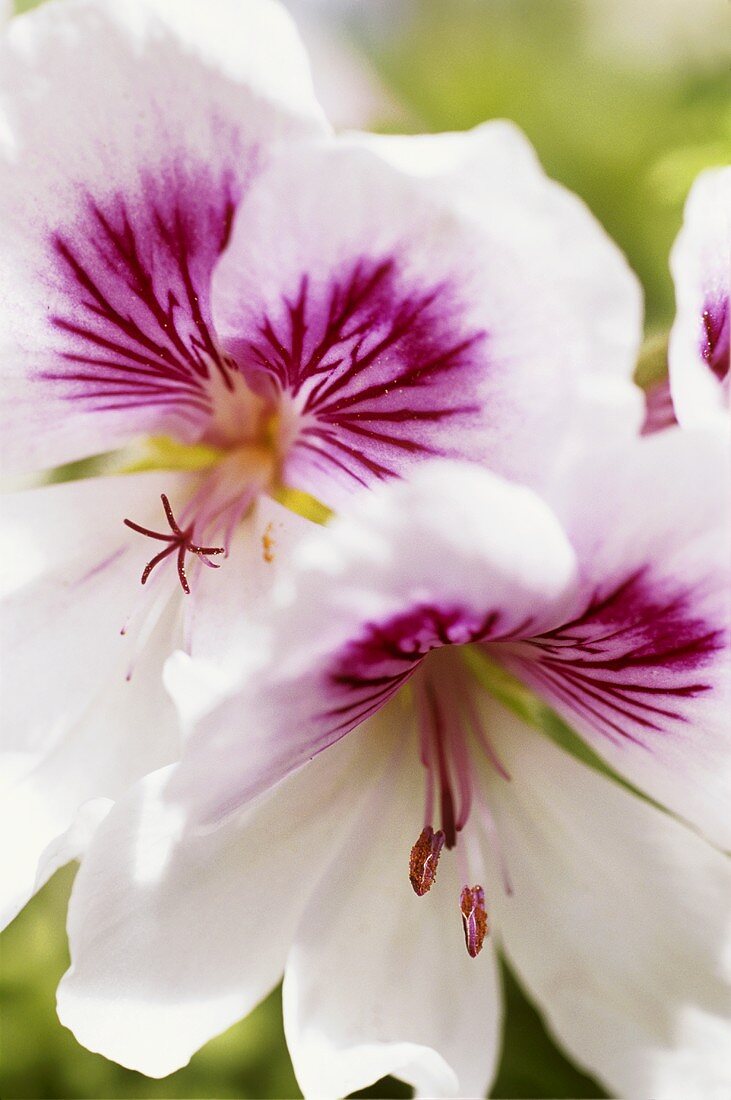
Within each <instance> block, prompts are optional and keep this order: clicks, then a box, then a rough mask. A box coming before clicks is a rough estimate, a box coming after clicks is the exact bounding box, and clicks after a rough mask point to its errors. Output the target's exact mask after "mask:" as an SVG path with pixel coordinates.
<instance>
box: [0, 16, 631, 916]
mask: <svg viewBox="0 0 731 1100" xmlns="http://www.w3.org/2000/svg"><path fill="white" fill-rule="evenodd" d="M1 63H2V79H3V81H4V85H5V87H6V88H7V91H4V94H3V107H4V111H5V118H4V121H3V127H4V128H3V131H2V135H3V144H2V152H3V164H4V167H3V168H2V179H1V180H0V214H1V216H2V230H1V231H0V258H1V259H2V263H3V266H4V272H5V275H4V279H3V285H2V290H1V291H0V371H2V379H3V403H2V409H3V421H4V425H3V428H4V447H5V452H6V462H7V464H8V466H9V467H11V468H13V469H15V470H39V469H45V468H47V467H51V466H54V465H56V464H58V463H63V462H68V461H70V460H75V459H79V458H86V457H88V456H90V455H95V454H98V453H100V452H106V451H109V450H110V449H115V448H123V447H125V446H126V445H128V444H130V445H132V446H133V447H134V445H136V444H138V443H139V441H140V440H141V439H142V440H144V439H145V437H147V436H150V435H152V436H155V437H160V436H164V437H166V438H165V439H163V442H162V444H160V443H159V441H158V443H157V444H155V446H153V447H152V448H151V451H152V455H153V457H152V459H151V460H147V461H146V462H143V463H142V464H141V469H138V470H137V472H135V473H134V474H129V473H128V474H127V475H125V476H122V473H123V470H124V465H123V464H122V466H121V467H120V468H119V476H116V477H104V478H88V479H87V480H84V481H80V482H77V483H71V484H64V485H53V486H48V487H44V488H41V489H36V490H33V491H31V492H27V493H19V494H17V495H15V496H13V497H11V498H9V499H8V501H7V503H6V504H5V507H4V516H5V517H6V523H7V527H8V528H10V533H11V534H12V537H13V538H14V541H15V545H16V546H19V547H20V548H21V551H22V552H21V554H20V555H19V557H20V558H21V562H20V566H21V569H20V575H19V576H18V577H16V579H15V582H14V588H13V592H12V594H11V595H10V596H9V597H8V599H7V600H6V601H5V602H4V603H3V604H2V608H1V610H0V625H1V626H2V631H3V649H4V662H3V665H4V675H5V678H6V687H5V706H6V711H8V712H10V713H11V714H12V716H13V717H12V722H11V723H10V729H11V731H12V734H11V740H12V743H11V744H10V745H8V748H9V749H10V750H12V753H13V756H12V778H13V781H14V782H15V781H17V779H18V778H20V781H21V784H20V787H19V788H18V789H17V791H16V794H15V795H14V796H13V800H12V801H11V800H10V799H9V798H7V799H6V801H5V803H4V807H5V811H4V812H5V813H6V814H7V815H8V817H7V819H6V820H7V822H8V828H10V825H11V823H12V825H13V827H14V828H16V829H17V831H18V834H19V837H20V838H21V840H20V842H19V843H18V845H16V846H14V848H13V851H12V852H11V853H10V855H9V856H8V859H9V861H10V865H9V867H7V868H6V871H5V872H4V873H3V875H2V881H3V886H4V889H5V890H6V892H7V894H8V895H12V896H11V897H8V899H7V907H6V910H5V911H6V915H11V914H12V912H14V911H15V909H17V907H18V906H19V905H20V904H22V902H23V900H24V899H25V898H26V897H27V896H28V894H29V893H30V892H31V891H32V890H33V888H34V887H35V886H36V885H37V884H38V883H39V882H41V881H43V878H44V877H45V875H46V874H47V873H48V871H49V869H50V868H52V866H53V865H54V862H55V861H56V860H57V859H59V858H61V855H60V854H59V853H60V852H62V851H63V852H65V851H66V850H67V849H66V847H65V843H64V842H63V841H61V846H60V848H59V847H58V845H57V843H56V839H57V838H58V837H59V836H62V835H63V833H64V830H66V829H67V828H70V827H71V826H72V823H73V820H74V814H75V813H76V810H77V808H78V807H80V806H81V805H82V804H83V803H84V801H85V800H89V799H98V798H100V797H104V798H107V797H111V798H116V797H117V796H118V794H119V793H120V791H121V790H123V789H124V787H125V786H126V784H127V783H128V782H129V781H130V779H131V778H134V777H135V776H136V775H140V774H143V773H144V772H145V771H147V770H149V769H150V768H154V767H157V766H159V765H160V764H161V763H163V762H164V761H166V760H170V759H172V758H174V755H175V753H176V751H177V724H176V721H175V717H174V715H173V713H172V711H171V707H170V704H169V702H168V700H167V698H166V695H165V692H164V689H163V686H162V683H161V677H160V669H161V667H162V665H163V663H164V661H165V658H166V657H167V656H168V654H169V653H171V652H172V651H173V650H175V649H176V648H179V647H182V648H184V649H185V650H187V651H188V652H189V653H191V654H192V655H193V656H194V657H200V658H204V659H206V660H207V661H208V662H209V663H211V664H214V665H216V666H217V667H218V668H219V670H220V672H221V673H222V674H225V673H227V672H228V673H230V672H231V670H232V669H235V668H241V667H242V666H243V665H244V664H245V663H246V662H247V661H248V660H249V659H251V658H253V657H255V656H256V653H257V650H258V648H259V647H260V646H261V644H262V632H264V631H265V629H266V623H267V619H268V613H267V601H268V593H269V589H270V586H271V584H272V581H273V579H274V578H275V577H276V575H277V570H278V569H279V568H280V566H282V564H283V563H284V562H285V561H286V557H287V555H288V552H289V546H290V544H291V542H292V541H295V540H296V539H297V537H298V536H299V534H300V532H301V529H302V527H303V526H305V521H304V520H302V519H301V518H300V517H299V516H295V515H292V514H291V513H289V512H287V511H286V510H285V509H284V508H283V507H281V505H279V504H277V503H276V502H275V501H274V500H272V495H273V494H277V493H278V491H279V489H280V488H281V486H282V484H284V485H285V486H287V487H289V488H294V489H297V490H300V491H304V492H305V493H308V494H310V495H311V496H314V497H316V498H317V499H318V500H319V501H321V502H324V503H325V504H326V505H328V506H338V505H339V504H340V503H341V502H342V501H344V500H347V499H348V497H349V496H350V495H351V494H352V493H353V492H354V491H356V490H359V489H362V488H364V487H368V486H370V485H372V484H373V483H374V482H378V481H381V480H384V479H388V478H392V477H400V476H403V475H405V474H408V473H409V472H410V471H411V470H413V469H415V468H417V467H418V465H419V464H420V463H421V462H423V461H424V460H425V459H427V458H430V457H433V456H437V455H447V456H451V457H459V458H463V459H470V460H473V461H476V462H480V463H485V464H487V465H488V466H489V467H490V468H492V469H494V470H497V471H499V472H500V473H502V474H504V475H506V476H510V477H513V478H515V479H517V480H521V481H525V482H528V483H531V484H534V485H540V484H543V483H544V482H545V481H546V480H547V479H548V478H549V477H550V474H551V470H552V467H553V464H554V462H555V461H556V460H557V459H558V456H559V453H560V451H561V446H557V444H556V438H557V437H558V438H559V439H560V440H562V441H564V440H565V439H566V438H570V437H571V435H572V432H573V430H574V429H575V427H576V424H577V422H580V421H581V420H582V419H583V418H584V417H585V416H587V415H590V416H591V417H592V418H593V423H594V427H595V430H596V431H597V433H599V432H601V431H603V430H605V428H606V426H607V425H611V426H612V430H614V429H615V428H616V425H617V419H616V415H617V414H618V413H621V416H619V420H620V421H621V422H622V423H623V428H622V430H623V431H624V432H631V431H632V430H633V427H634V421H633V420H632V417H631V416H630V417H629V418H628V417H627V416H626V413H627V410H628V407H629V408H630V409H632V408H633V407H634V406H635V403H636V399H637V396H638V395H637V392H636V391H635V390H634V388H633V387H632V386H631V384H630V377H631V371H632V367H633V363H634V357H635V353H636V347H637V341H638V335H639V314H640V302H639V292H638V289H637V286H636V283H635V280H634V279H633V277H632V275H631V273H630V272H629V270H628V268H627V266H626V264H625V262H624V260H623V259H622V257H621V256H620V255H619V254H618V252H617V251H616V249H615V248H614V247H613V246H612V245H611V243H610V242H609V241H608V240H607V238H606V237H605V235H604V234H603V232H602V231H601V230H600V229H599V227H598V226H597V225H596V223H595V222H594V221H593V219H592V218H591V217H590V215H589V214H588V212H587V211H586V209H585V208H584V207H583V206H582V204H581V203H580V202H578V200H576V199H575V198H574V197H573V196H571V195H569V194H568V193H566V192H565V191H563V189H561V188H560V187H558V186H557V185H555V184H553V183H551V182H550V181H549V180H547V179H546V177H545V176H544V174H543V172H542V171H541V169H540V167H539V165H538V164H537V162H536V159H535V157H534V154H533V152H532V150H531V149H530V147H529V146H528V144H527V142H526V141H525V139H524V138H523V137H522V136H521V135H520V134H519V133H518V132H517V131H516V130H515V129H514V128H512V127H511V126H509V125H507V124H504V123H496V124H493V125H489V126H486V127H483V128H481V129H478V130H476V131H474V132H472V133H470V134H464V135H447V136H441V137H434V138H418V139H406V138H401V139H382V140H381V141H379V140H378V139H369V138H365V137H363V138H359V137H351V138H348V139H343V140H339V141H336V140H335V139H332V138H331V137H330V136H329V134H328V130H327V127H326V126H325V124H324V123H323V121H322V119H321V116H320V111H319V108H318V106H317V104H316V103H315V101H314V99H313V95H312V90H311V87H310V82H309V76H308V72H307V66H306V60H305V58H304V56H303V54H302V51H301V49H300V46H299V43H298V40H297V38H296V36H295V34H294V31H293V28H292V27H291V25H290V23H289V22H288V20H287V19H286V17H285V16H284V13H283V12H282V11H281V10H280V9H279V8H278V7H276V6H275V5H273V4H269V3H265V2H264V0H257V2H256V3H254V2H251V3H246V4H239V3H235V2H234V0H214V2H213V3H211V4H206V5H202V4H200V3H197V2H194V0H174V2H173V0H130V2H129V3H124V4H118V3H116V0H115V2H111V0H68V2H67V3H64V4H62V5H58V6H52V5H49V7H47V8H42V9H41V10H40V11H39V12H37V13H34V14H33V15H29V16H23V17H20V18H18V19H15V20H13V21H12V22H11V24H10V27H9V29H8V31H7V34H6V35H5V39H4V41H3V44H2V58H1ZM69 120H73V126H70V125H69ZM614 399H616V408H615V407H613V406H612V402H613V401H614ZM605 406H606V407H608V408H609V409H610V412H609V414H607V413H606V412H605V411H604V408H605ZM587 409H590V410H591V411H590V413H587ZM145 453H148V454H149V453H150V447H149V445H148V449H147V452H145ZM138 465H139V464H138ZM147 467H149V468H147ZM125 524H126V526H125ZM7 534H8V532H7V531H6V535H7ZM206 567H212V568H206ZM140 581H142V583H143V585H144V587H143V588H140V583H139V582H140ZM314 621H317V617H316V618H315V620H314ZM39 679H40V682H41V683H42V690H37V686H38V682H39ZM130 729H131V730H133V731H134V733H133V734H131V735H130V734H129V733H128V731H129V730H130ZM128 737H129V738H130V739H129V740H128ZM39 806H42V807H43V812H42V813H39V810H38V807H39ZM49 845H50V846H51V847H50V848H49ZM51 853H52V854H53V858H52V859H51V858H50V854H51Z"/></svg>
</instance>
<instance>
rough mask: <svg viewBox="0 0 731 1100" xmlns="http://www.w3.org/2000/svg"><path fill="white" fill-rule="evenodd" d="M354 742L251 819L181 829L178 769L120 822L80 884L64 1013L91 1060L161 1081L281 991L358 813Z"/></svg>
mask: <svg viewBox="0 0 731 1100" xmlns="http://www.w3.org/2000/svg"><path fill="white" fill-rule="evenodd" d="M362 756H363V754H362V751H361V745H359V744H358V743H357V740H356V738H352V739H349V740H348V742H347V743H346V744H343V745H342V746H338V747H337V749H335V750H334V751H333V752H332V753H328V755H327V757H326V758H325V757H323V759H322V760H318V761H315V762H314V763H313V764H312V765H311V766H310V767H308V768H305V769H303V770H302V771H301V772H300V773H299V774H298V775H296V776H293V777H292V778H290V779H288V780H287V781H286V782H285V783H283V784H282V785H281V786H280V787H278V788H277V789H276V790H274V791H271V792H269V793H268V794H267V795H266V796H264V798H263V799H261V800H259V801H258V802H257V803H254V804H252V805H250V806H249V807H247V809H246V811H245V812H244V814H243V815H239V816H238V817H236V818H232V819H230V820H229V821H228V822H227V823H226V824H225V825H224V826H223V827H220V828H217V829H215V830H210V831H207V832H195V831H190V830H186V828H185V813H184V809H183V807H182V806H181V805H180V804H178V803H177V802H175V801H171V800H170V799H169V798H168V793H167V792H168V787H169V779H170V774H171V769H164V770H163V771H161V772H157V773H155V774H154V775H152V776H148V777H147V778H146V779H145V780H143V781H142V782H141V783H140V784H138V785H137V787H135V788H134V789H133V790H132V791H131V792H130V793H129V794H128V796H127V797H126V798H125V799H124V800H122V801H120V802H119V803H118V804H117V805H116V806H115V807H114V809H113V810H112V811H111V813H110V814H109V816H108V817H107V819H106V820H105V822H104V823H103V825H102V826H101V828H100V829H99V830H98V832H97V834H96V836H95V839H94V842H93V844H92V845H91V847H90V848H89V850H88V852H87V855H86V857H85V859H84V862H83V864H82V867H81V870H80V871H79V874H78V875H77V878H76V882H75V884H74V890H73V894H72V897H71V904H70V908H69V925H68V928H69V943H70V948H71V958H72V968H71V970H70V971H69V972H68V973H67V974H66V976H65V977H64V979H63V981H62V983H61V986H60V988H59V998H58V1004H59V1016H60V1018H61V1021H62V1023H64V1024H65V1025H66V1026H67V1027H69V1028H70V1029H71V1030H72V1031H73V1033H74V1035H75V1036H76V1038H77V1039H78V1040H79V1042H80V1043H82V1044H83V1045H84V1046H86V1047H88V1049H89V1050H93V1051H98V1052H99V1053H102V1054H104V1055H105V1057H107V1058H111V1059H113V1060H114V1061H117V1062H119V1063H120V1064H122V1065H125V1066H128V1067H130V1068H131V1069H136V1070H139V1071H140V1072H142V1073H146V1074H147V1075H148V1076H150V1077H162V1076H165V1075H166V1074H168V1073H172V1072H173V1071H174V1070H176V1069H178V1068H179V1067H180V1066H182V1065H184V1064H185V1063H186V1062H187V1061H188V1059H189V1058H190V1057H191V1055H192V1054H193V1053H194V1052H195V1051H196V1050H197V1049H198V1048H199V1047H200V1046H202V1045H203V1044H204V1043H205V1042H207V1040H208V1039H210V1038H212V1037H213V1036H214V1035H217V1034H218V1033H219V1032H221V1031H223V1030H224V1029H225V1028H227V1027H228V1026H229V1025H230V1024H232V1023H234V1021H235V1020H237V1019H239V1018H240V1017H241V1016H244V1015H246V1013H247V1012H250V1011H251V1009H252V1008H254V1006H255V1005H256V1004H257V1003H258V1001H260V1000H261V998H262V997H264V996H265V995H266V994H267V993H268V992H269V990H270V989H271V988H272V987H273V986H274V985H275V983H276V982H277V981H278V979H279V977H280V975H281V973H282V969H283V967H284V962H285V959H286V956H287V952H288V950H289V947H290V943H291V940H292V936H293V934H294V930H295V928H296V926H297V923H298V921H299V919H300V916H301V913H302V910H303V909H304V907H305V906H306V904H307V901H308V899H309V896H310V891H311V890H312V889H313V888H314V886H315V885H316V883H317V881H318V878H319V877H320V875H321V873H322V869H323V867H324V866H325V865H326V863H327V862H328V861H329V859H330V858H332V855H333V852H334V850H335V849H334V846H336V845H337V837H338V831H339V827H340V825H341V823H342V822H343V820H345V819H347V815H348V813H349V812H350V811H351V810H355V811H356V812H357V807H358V793H357V791H358V784H357V776H358V772H359V769H360V768H362Z"/></svg>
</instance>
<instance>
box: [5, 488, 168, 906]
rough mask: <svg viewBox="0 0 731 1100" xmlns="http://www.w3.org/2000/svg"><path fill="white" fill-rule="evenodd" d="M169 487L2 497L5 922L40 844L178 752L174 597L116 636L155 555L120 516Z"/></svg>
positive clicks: (22, 893) (33, 883)
mask: <svg viewBox="0 0 731 1100" xmlns="http://www.w3.org/2000/svg"><path fill="white" fill-rule="evenodd" d="M161 477H162V478H163V481H162V482H161ZM161 483H164V484H165V486H166V487H167V489H168V491H171V490H175V489H178V488H184V486H185V479H184V478H181V477H179V476H177V475H171V474H169V473H166V474H165V475H160V474H159V473H155V474H140V475H135V476H130V477H127V478H109V479H106V478H98V479H89V480H87V481H79V482H68V483H65V484H61V485H51V486H47V487H44V488H39V489H33V490H28V491H26V492H19V493H15V494H11V495H8V496H5V497H3V499H2V530H3V534H4V537H5V539H6V541H7V542H8V544H9V545H12V547H13V556H12V557H9V558H8V562H9V565H10V572H12V573H13V574H14V583H13V585H12V586H11V587H10V591H9V592H8V593H7V594H6V595H5V596H4V597H3V598H2V600H1V601H0V649H1V650H2V654H3V660H2V696H3V743H2V768H3V773H4V786H5V788H6V789H5V792H4V797H3V802H2V815H1V816H2V830H3V833H4V835H6V836H11V837H13V842H12V843H10V844H6V845H4V846H3V849H2V851H3V856H2V861H3V869H2V873H0V882H1V883H2V892H1V895H0V896H1V898H2V901H1V904H0V913H1V914H2V921H3V922H5V921H7V920H8V919H10V918H11V917H12V916H13V915H14V914H15V912H17V909H18V908H19V907H20V906H22V905H23V904H24V903H25V901H26V900H27V899H28V897H29V896H30V894H31V893H32V892H33V890H34V889H36V888H37V887H38V886H39V885H40V884H41V883H42V881H43V879H44V877H46V872H45V871H43V869H42V867H41V864H40V863H39V861H42V856H43V852H44V850H45V849H46V848H47V847H48V845H49V844H52V843H53V842H54V841H55V840H56V838H57V837H59V836H61V835H62V834H64V833H65V832H66V830H67V829H68V828H69V827H70V826H71V825H72V823H73V822H74V820H75V817H76V814H77V810H78V809H79V807H80V806H81V805H82V804H83V803H85V802H87V801H88V800H89V799H96V798H101V797H105V798H116V797H117V796H118V795H119V794H120V793H121V792H122V791H123V790H124V789H125V787H126V786H127V784H128V783H130V782H134V781H135V780H136V779H138V778H139V777H140V776H141V775H144V774H145V772H147V771H150V770H152V769H155V768H158V767H160V766H161V765H162V764H165V763H168V762H169V761H170V760H171V759H173V758H174V756H175V754H176V752H177V743H178V742H177V721H176V718H175V713H174V709H173V706H172V704H171V702H170V700H169V698H168V697H167V693H166V692H165V690H164V687H163V685H162V681H161V672H162V664H163V661H164V659H165V657H166V656H167V654H168V652H169V651H170V649H171V647H172V646H173V644H175V643H174V639H176V637H177V633H178V630H179V627H178V624H177V614H176V608H175V604H174V602H173V603H172V604H170V605H169V606H168V607H167V610H165V609H164V608H163V606H162V605H159V606H156V605H155V602H154V600H155V597H153V594H150V598H151V599H152V600H153V602H152V605H151V606H152V612H151V613H152V614H153V618H152V620H151V621H150V623H149V626H148V628H147V630H146V632H145V634H144V635H140V632H139V629H135V630H131V631H130V633H129V634H127V635H126V636H124V637H122V636H121V634H120V630H121V628H122V627H123V626H124V625H125V623H126V622H127V620H128V619H129V617H130V613H131V612H132V611H133V610H134V609H135V607H137V606H138V605H139V602H140V599H141V598H145V596H146V595H147V594H146V593H144V594H142V595H141V589H140V584H139V578H140V572H141V568H142V565H143V564H144V560H145V558H144V555H145V553H146V551H145V550H144V549H141V548H139V547H138V545H137V542H136V540H137V539H139V536H138V535H135V534H134V533H133V532H131V531H129V530H128V529H127V528H125V527H124V526H123V524H122V520H123V518H124V517H125V515H133V516H134V517H135V518H136V519H138V520H142V521H143V522H144V521H145V519H146V518H148V513H149V510H150V509H151V507H152V505H153V504H154V502H157V508H159V489H160V485H161ZM150 522H151V523H153V525H154V521H153V520H152V519H151V518H150ZM158 545H159V544H158ZM13 563H16V564H15V566H14V565H13ZM162 594H163V596H164V595H165V592H164V591H163V593H162ZM132 669H133V670H134V671H133V675H132V677H131V679H128V674H129V673H130V671H131V670H132ZM69 844H70V845H71V847H73V842H72V840H69ZM49 866H50V865H49ZM48 873H50V872H48Z"/></svg>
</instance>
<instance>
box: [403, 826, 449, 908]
mask: <svg viewBox="0 0 731 1100" xmlns="http://www.w3.org/2000/svg"><path fill="white" fill-rule="evenodd" d="M443 847H444V833H443V832H442V830H441V829H438V830H437V832H436V833H435V832H434V830H433V829H432V827H431V825H427V826H426V828H424V829H422V830H421V833H420V835H419V839H418V840H417V842H416V844H415V845H414V847H413V848H412V849H411V855H410V857H409V881H410V882H411V885H412V887H413V888H414V893H415V894H417V895H418V897H420V898H421V897H423V896H424V894H426V893H427V892H428V891H429V890H430V889H431V888H432V886H433V885H434V882H435V880H436V877H437V864H438V863H439V853H440V852H441V850H442V848H443Z"/></svg>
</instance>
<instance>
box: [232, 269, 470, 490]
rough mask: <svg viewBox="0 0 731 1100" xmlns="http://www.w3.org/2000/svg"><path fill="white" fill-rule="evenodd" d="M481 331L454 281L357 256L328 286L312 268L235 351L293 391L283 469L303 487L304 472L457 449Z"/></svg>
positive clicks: (271, 387)
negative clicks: (409, 274)
mask: <svg viewBox="0 0 731 1100" xmlns="http://www.w3.org/2000/svg"><path fill="white" fill-rule="evenodd" d="M485 339H486V334H485V333H484V332H478V331H475V330H474V329H470V328H468V326H467V325H466V324H465V323H464V322H463V320H462V319H461V315H460V309H459V306H458V304H457V295H456V292H455V288H454V287H451V286H449V285H447V284H446V283H444V282H442V283H436V282H435V283H434V284H433V285H430V286H424V285H414V284H413V283H410V282H409V281H408V279H407V278H406V277H405V276H404V275H403V274H402V273H401V272H400V270H399V265H398V263H397V261H396V259H395V258H394V257H386V258H380V259H373V258H359V259H357V260H355V261H354V262H353V263H352V265H351V266H350V269H349V270H347V269H346V270H345V271H344V272H343V271H337V272H334V273H333V275H332V278H331V280H330V282H329V283H328V284H327V285H324V286H323V285H312V284H311V281H310V278H309V277H308V275H307V274H304V275H303V276H302V277H301V279H300V283H299V287H298V290H297V292H296V294H295V295H294V296H293V297H292V298H291V299H288V298H286V297H285V298H283V300H282V305H281V309H280V310H279V311H278V313H277V315H276V316H270V315H268V314H266V315H264V316H263V317H262V319H261V322H260V325H259V331H258V332H257V333H256V334H255V336H254V337H253V338H246V339H242V340H237V341H236V343H235V348H233V349H232V350H234V351H235V355H236V358H237V360H238V362H239V365H240V367H241V370H242V371H243V372H244V373H245V375H246V377H247V379H248V380H249V382H250V384H251V385H252V387H253V388H254V389H256V390H257V391H259V392H261V393H264V394H266V395H269V396H270V397H271V398H272V399H273V400H276V398H277V396H278V395H279V394H282V393H286V394H288V395H289V396H291V397H292V398H293V399H295V400H296V402H297V405H298V408H299V409H300V411H301V414H302V417H303V420H302V426H301V429H300V432H299V435H298V438H297V440H296V442H295V444H294V447H293V450H292V452H291V454H290V456H289V460H288V464H287V468H286V470H285V476H289V478H290V479H291V481H292V483H293V484H300V487H305V486H304V485H303V484H302V481H303V480H304V481H307V476H308V471H309V474H310V476H311V477H312V476H314V479H315V481H316V480H317V478H318V476H319V474H320V473H322V472H324V473H325V474H326V475H327V474H329V475H330V476H335V477H337V478H340V479H341V480H342V479H346V480H347V479H352V480H353V481H355V482H357V483H362V484H368V483H369V482H371V481H372V480H374V479H383V478H387V477H390V476H394V475H397V474H399V473H400V471H401V469H402V467H403V465H404V463H405V462H407V461H408V460H410V459H412V458H413V457H414V456H426V455H430V454H444V453H459V451H460V443H461V442H462V441H463V437H462V436H461V435H460V431H461V429H466V428H468V427H469V426H470V425H471V424H472V423H473V422H474V420H475V418H476V415H477V413H478V412H479V404H478V388H477V383H478V374H479V372H480V370H481V369H482V362H481V355H479V354H478V348H479V346H480V345H481V344H482V343H483V342H484V341H485ZM480 350H481V349H480ZM447 428H449V429H450V430H451V432H452V436H451V439H452V445H451V449H450V447H449V446H447V445H445V436H446V429H447ZM301 474H302V475H303V476H298V475H301Z"/></svg>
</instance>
